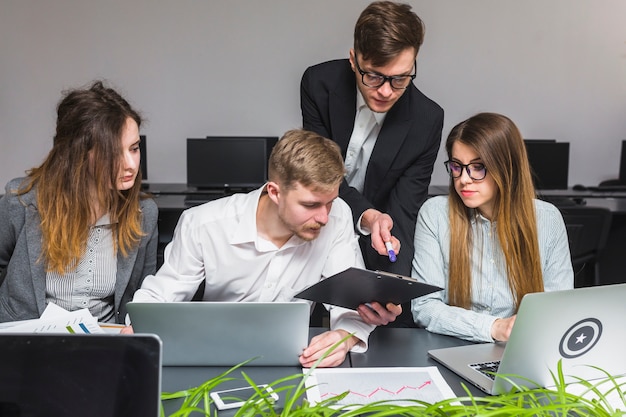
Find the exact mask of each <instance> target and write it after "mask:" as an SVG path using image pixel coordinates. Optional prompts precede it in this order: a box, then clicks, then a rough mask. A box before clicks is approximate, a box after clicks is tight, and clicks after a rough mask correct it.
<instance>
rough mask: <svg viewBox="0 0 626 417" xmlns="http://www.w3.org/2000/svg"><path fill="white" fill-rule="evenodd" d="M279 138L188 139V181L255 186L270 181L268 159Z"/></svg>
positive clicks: (237, 187)
mask: <svg viewBox="0 0 626 417" xmlns="http://www.w3.org/2000/svg"><path fill="white" fill-rule="evenodd" d="M275 142H276V138H264V137H217V136H209V137H206V138H200V139H193V138H190V139H187V185H189V186H192V187H197V188H198V189H218V190H222V189H234V190H251V189H254V188H257V187H260V186H261V185H263V184H264V183H265V182H266V181H267V163H268V158H269V153H270V150H271V147H272V146H273V144H274V143H275Z"/></svg>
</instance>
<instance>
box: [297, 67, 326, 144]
mask: <svg viewBox="0 0 626 417" xmlns="http://www.w3.org/2000/svg"><path fill="white" fill-rule="evenodd" d="M310 70H311V69H310V68H309V69H307V70H306V71H305V72H304V75H303V76H302V81H301V82H300V108H301V110H302V128H303V129H305V130H310V131H312V132H315V133H317V134H319V135H322V136H324V137H325V138H329V139H332V138H331V136H330V131H329V130H328V129H327V128H326V126H325V125H324V123H323V121H322V115H321V112H320V109H319V108H318V107H317V104H316V103H315V100H313V94H314V93H313V91H312V85H311V84H312V82H311V76H310V74H311V71H310Z"/></svg>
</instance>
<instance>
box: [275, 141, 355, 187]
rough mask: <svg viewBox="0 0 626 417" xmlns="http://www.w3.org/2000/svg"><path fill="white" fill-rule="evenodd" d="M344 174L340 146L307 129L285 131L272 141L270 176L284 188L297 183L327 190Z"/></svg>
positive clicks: (337, 182)
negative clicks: (276, 139)
mask: <svg viewBox="0 0 626 417" xmlns="http://www.w3.org/2000/svg"><path fill="white" fill-rule="evenodd" d="M344 174H345V168H344V165H343V157H342V156H341V150H340V149H339V146H338V145H337V144H336V143H335V142H333V141H332V140H330V139H327V138H325V137H323V136H320V135H318V134H317V133H314V132H310V131H307V130H302V129H294V130H289V131H287V132H286V133H285V134H284V135H283V137H282V138H280V140H279V141H278V142H277V143H276V145H274V148H273V149H272V154H271V155H270V159H269V167H268V177H269V180H270V181H274V182H276V183H278V184H279V185H280V186H281V187H283V188H285V189H287V190H289V189H292V188H293V187H294V185H295V184H296V183H299V184H301V185H303V186H305V187H311V188H313V189H314V190H322V191H328V190H331V189H333V188H335V187H338V186H339V184H340V183H341V181H342V180H343V177H344Z"/></svg>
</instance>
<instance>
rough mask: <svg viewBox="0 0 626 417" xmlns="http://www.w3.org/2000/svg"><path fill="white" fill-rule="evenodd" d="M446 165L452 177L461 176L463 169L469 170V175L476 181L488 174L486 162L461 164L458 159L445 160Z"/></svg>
mask: <svg viewBox="0 0 626 417" xmlns="http://www.w3.org/2000/svg"><path fill="white" fill-rule="evenodd" d="M444 165H445V166H446V170H447V171H448V174H450V176H451V177H452V178H459V177H460V176H461V175H463V169H465V172H467V175H469V177H470V178H471V179H473V180H474V181H480V180H482V179H484V178H485V177H486V176H487V167H486V166H485V164H481V163H479V162H474V163H472V164H465V165H464V164H460V163H458V162H456V161H446V162H444Z"/></svg>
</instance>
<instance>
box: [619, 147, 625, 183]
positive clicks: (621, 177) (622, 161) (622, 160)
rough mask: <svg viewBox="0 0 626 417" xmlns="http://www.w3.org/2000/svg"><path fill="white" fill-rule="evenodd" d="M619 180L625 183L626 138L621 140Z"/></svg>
mask: <svg viewBox="0 0 626 417" xmlns="http://www.w3.org/2000/svg"><path fill="white" fill-rule="evenodd" d="M619 182H620V184H626V140H623V141H622V151H621V155H620V162H619Z"/></svg>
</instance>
